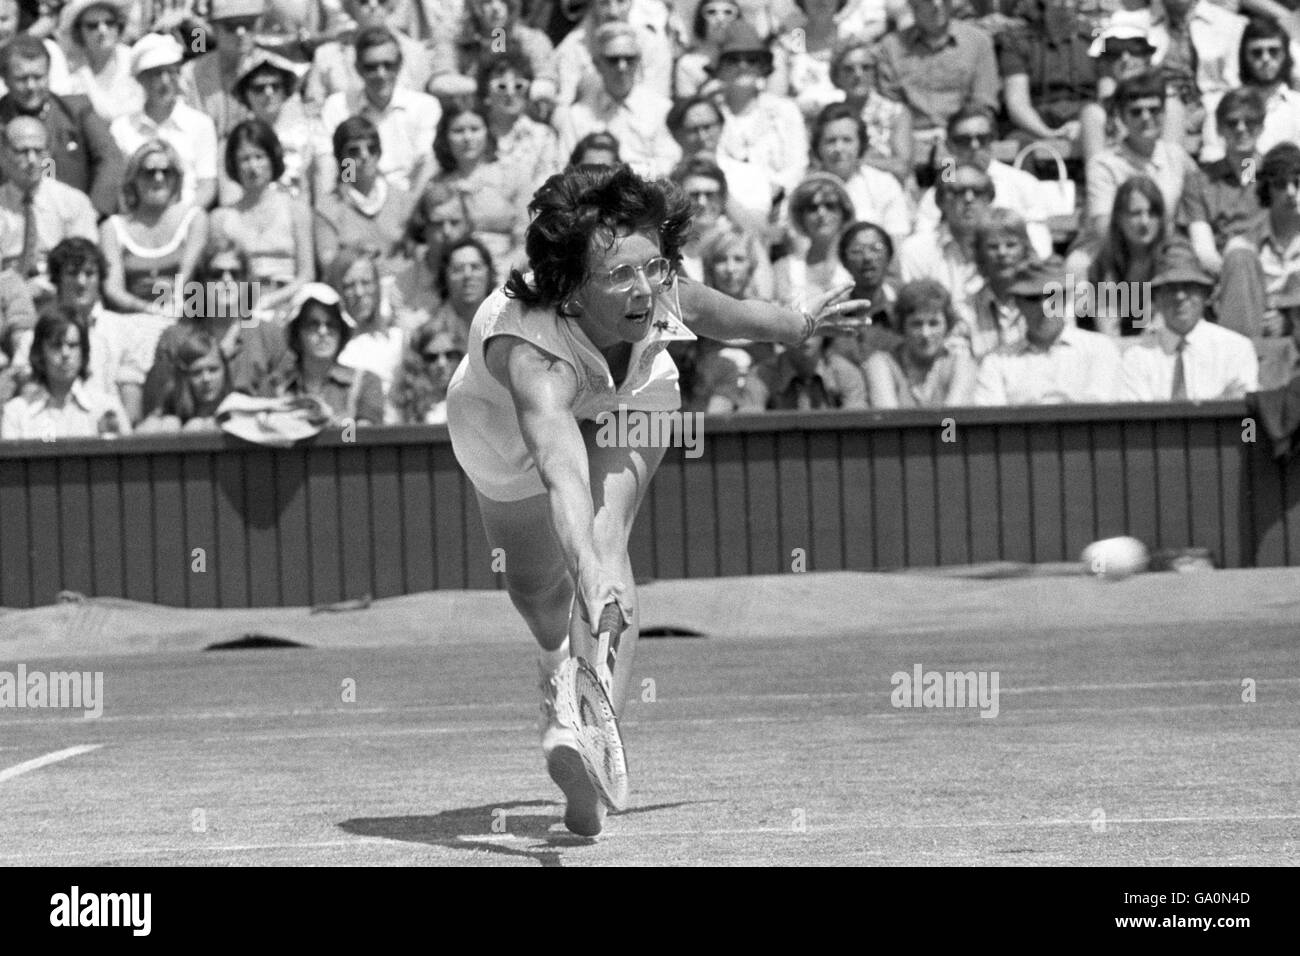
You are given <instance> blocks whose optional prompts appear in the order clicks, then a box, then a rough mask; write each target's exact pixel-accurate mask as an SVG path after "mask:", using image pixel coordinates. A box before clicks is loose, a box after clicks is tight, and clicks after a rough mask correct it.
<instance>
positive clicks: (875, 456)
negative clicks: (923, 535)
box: [871, 428, 910, 570]
mask: <svg viewBox="0 0 1300 956" xmlns="http://www.w3.org/2000/svg"><path fill="white" fill-rule="evenodd" d="M871 453H872V454H871V486H872V490H873V491H874V492H875V497H874V498H873V499H872V514H873V515H874V516H875V523H876V567H877V568H879V569H881V570H889V569H891V568H901V567H906V565H907V536H908V534H909V531H910V529H909V528H908V527H907V508H906V507H905V498H904V492H905V490H906V489H905V487H904V485H903V439H902V434H901V432H899V431H898V430H897V429H893V428H881V429H876V430H874V431H873V432H872V433H871Z"/></svg>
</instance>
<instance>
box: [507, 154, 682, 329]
mask: <svg viewBox="0 0 1300 956" xmlns="http://www.w3.org/2000/svg"><path fill="white" fill-rule="evenodd" d="M528 212H529V214H530V215H531V216H532V217H533V219H532V222H531V223H530V224H529V226H528V232H527V234H526V236H525V238H524V251H525V252H527V253H528V263H529V265H530V266H531V268H532V270H533V278H532V283H531V284H530V283H529V281H528V280H527V279H526V278H525V277H524V274H523V273H522V272H520V271H519V270H518V269H512V270H511V272H510V279H509V280H508V281H507V282H506V294H507V295H509V296H510V297H511V298H515V299H518V300H519V301H521V302H522V303H523V304H524V305H525V306H527V307H529V308H543V309H552V308H559V307H560V305H561V304H562V303H563V302H565V301H566V300H567V299H568V298H569V297H570V296H571V295H573V294H574V293H575V292H577V291H578V289H579V288H580V287H581V286H582V284H583V283H584V282H586V281H587V279H588V278H589V277H590V274H591V273H590V270H589V269H588V267H587V252H588V250H589V249H591V247H592V243H593V242H604V243H605V247H606V248H607V249H608V248H612V247H613V245H614V241H615V238H616V237H618V236H619V235H620V234H626V233H629V232H630V233H639V232H650V231H653V232H654V233H655V234H656V235H657V237H658V240H659V249H660V253H661V254H662V255H663V256H664V258H666V259H667V260H668V261H669V262H671V263H672V264H673V268H674V269H676V268H677V267H678V266H679V265H680V264H681V258H682V246H683V245H684V244H685V242H686V240H687V238H688V237H689V235H690V231H691V204H690V200H688V199H687V198H686V195H685V194H684V193H683V192H682V191H681V189H679V188H678V187H677V186H676V185H675V184H673V183H671V182H668V181H667V180H660V181H659V182H650V181H648V180H645V179H642V178H641V177H640V176H638V175H637V174H636V173H634V172H632V170H630V169H628V168H627V167H626V166H616V167H612V168H611V167H608V166H579V167H577V168H576V169H570V170H568V171H566V172H563V173H557V174H556V175H554V176H552V177H551V178H550V179H548V180H546V182H545V183H544V184H543V185H542V188H541V189H539V190H537V194H536V195H535V196H534V197H533V201H532V202H531V203H529V205H528Z"/></svg>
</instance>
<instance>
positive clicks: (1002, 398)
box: [971, 262, 1122, 405]
mask: <svg viewBox="0 0 1300 956" xmlns="http://www.w3.org/2000/svg"><path fill="white" fill-rule="evenodd" d="M1066 281H1067V277H1066V275H1065V273H1064V271H1063V269H1062V267H1061V266H1060V265H1059V263H1056V262H1051V263H1043V264H1038V265H1034V266H1030V267H1029V268H1028V269H1026V270H1025V271H1024V272H1022V273H1021V274H1020V277H1019V278H1018V279H1017V280H1016V281H1015V282H1014V283H1012V285H1011V288H1010V290H1009V291H1010V293H1011V294H1012V295H1013V296H1015V298H1016V301H1017V304H1018V307H1019V309H1020V313H1021V314H1022V315H1023V316H1024V317H1025V338H1024V340H1023V341H1022V342H1020V343H1019V344H1018V345H1011V346H1004V347H1003V348H1000V349H998V350H997V351H995V352H991V353H990V354H988V355H986V356H985V357H984V360H983V361H982V362H980V366H979V372H978V374H977V375H976V376H975V389H974V393H973V395H972V399H971V401H972V404H974V405H1054V404H1060V403H1063V402H1064V403H1069V402H1115V401H1118V400H1119V394H1120V378H1121V373H1122V366H1121V364H1120V354H1119V348H1118V347H1117V346H1116V345H1115V342H1114V340H1113V339H1111V338H1110V337H1109V336H1106V335H1102V334H1101V333H1100V332H1088V331H1085V330H1084V329H1080V328H1078V327H1077V326H1073V325H1070V324H1068V323H1067V322H1066V314H1065V312H1066V310H1065V309H1064V308H1063V307H1062V299H1063V294H1064V289H1065V283H1066Z"/></svg>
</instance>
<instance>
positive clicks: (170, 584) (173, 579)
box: [149, 454, 190, 607]
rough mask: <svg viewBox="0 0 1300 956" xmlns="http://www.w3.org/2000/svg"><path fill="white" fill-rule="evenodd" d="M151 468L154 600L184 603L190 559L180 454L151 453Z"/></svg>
mask: <svg viewBox="0 0 1300 956" xmlns="http://www.w3.org/2000/svg"><path fill="white" fill-rule="evenodd" d="M149 470H150V486H151V488H152V490H153V523H154V553H153V572H154V594H155V598H154V600H156V601H157V602H158V603H159V604H165V605H167V606H169V607H184V606H185V579H186V577H187V576H188V575H189V573H190V562H189V560H188V559H187V558H186V551H185V495H184V491H183V490H182V488H181V460H180V457H179V456H178V455H176V454H165V455H150V456H149Z"/></svg>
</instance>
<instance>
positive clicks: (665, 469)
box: [650, 454, 692, 578]
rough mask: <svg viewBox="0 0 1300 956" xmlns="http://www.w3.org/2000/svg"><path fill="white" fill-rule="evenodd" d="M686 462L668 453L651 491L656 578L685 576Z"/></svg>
mask: <svg viewBox="0 0 1300 956" xmlns="http://www.w3.org/2000/svg"><path fill="white" fill-rule="evenodd" d="M683 468H684V462H683V460H682V458H681V456H680V455H671V454H669V455H665V456H664V459H663V462H662V463H661V464H660V465H659V472H658V474H657V475H655V479H654V484H653V485H652V486H651V488H650V493H651V494H652V495H654V512H653V517H652V520H653V522H654V531H653V533H654V538H655V562H656V567H655V577H658V578H681V577H685V576H686V551H687V547H688V545H687V541H686V537H687V535H689V534H691V533H692V531H691V529H689V528H687V527H686V520H685V512H684V502H683V500H682V495H683V491H682V486H683V475H682V470H683Z"/></svg>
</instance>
